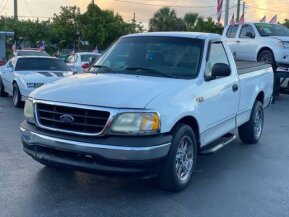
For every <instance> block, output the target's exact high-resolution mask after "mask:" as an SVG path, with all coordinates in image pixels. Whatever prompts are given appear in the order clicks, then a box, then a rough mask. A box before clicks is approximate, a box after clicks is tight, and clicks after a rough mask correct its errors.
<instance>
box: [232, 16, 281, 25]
mask: <svg viewBox="0 0 289 217" xmlns="http://www.w3.org/2000/svg"><path fill="white" fill-rule="evenodd" d="M244 22H245V16H244V14H242V16H241V17H240V19H239V22H238V24H244ZM259 22H261V23H266V15H265V16H264V17H263V18H262V19H261V20H259ZM269 23H272V24H276V23H277V15H275V16H274V17H272V19H271V20H270V21H269ZM230 25H231V26H233V25H235V14H233V15H232V18H231V21H230Z"/></svg>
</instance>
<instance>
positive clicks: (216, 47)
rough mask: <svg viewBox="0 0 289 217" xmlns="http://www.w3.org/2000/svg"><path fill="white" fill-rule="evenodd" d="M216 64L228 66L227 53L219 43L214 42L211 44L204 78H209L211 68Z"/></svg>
mask: <svg viewBox="0 0 289 217" xmlns="http://www.w3.org/2000/svg"><path fill="white" fill-rule="evenodd" d="M216 63H225V64H227V65H230V64H229V60H228V57H227V53H226V51H225V48H224V46H223V44H222V43H221V42H214V43H212V44H211V48H210V51H209V57H208V61H207V63H206V69H205V76H208V77H209V76H211V74H212V68H213V66H214V65H215V64H216Z"/></svg>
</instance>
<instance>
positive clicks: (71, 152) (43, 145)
mask: <svg viewBox="0 0 289 217" xmlns="http://www.w3.org/2000/svg"><path fill="white" fill-rule="evenodd" d="M35 128H36V127H35V126H33V125H31V124H28V123H26V122H24V123H23V124H22V126H21V128H20V129H21V140H22V143H23V148H24V151H25V152H26V153H27V154H29V155H30V156H32V157H33V158H34V159H35V160H36V161H39V162H41V163H44V164H49V165H54V166H60V167H65V168H70V169H75V170H81V171H86V172H96V173H99V174H112V175H113V174H136V175H141V176H142V175H149V174H153V173H155V172H157V171H159V169H160V168H161V166H162V162H163V161H164V159H165V157H166V156H167V154H168V152H169V149H170V145H171V136H161V137H159V138H158V137H151V138H150V137H149V138H147V137H139V138H137V140H136V139H135V138H127V137H125V138H122V137H119V138H114V139H113V140H111V139H110V138H107V139H99V141H98V140H97V139H96V138H93V140H92V141H81V140H77V139H75V138H71V139H68V138H59V136H60V135H61V134H57V133H54V134H55V135H51V134H49V135H45V133H44V132H38V130H35ZM33 129H34V130H33ZM57 135H58V136H57ZM97 141H98V142H97ZM115 141H119V142H120V143H117V144H116V142H115ZM136 141H139V144H141V146H139V144H136V145H133V143H134V142H136ZM120 144H123V145H120ZM144 144H145V145H144Z"/></svg>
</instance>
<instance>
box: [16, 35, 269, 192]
mask: <svg viewBox="0 0 289 217" xmlns="http://www.w3.org/2000/svg"><path fill="white" fill-rule="evenodd" d="M272 88H273V70H272V68H271V66H270V65H266V64H263V63H252V62H251V63H250V62H238V64H237V66H236V63H235V61H234V58H233V55H232V53H231V51H230V49H229V47H228V46H227V45H226V44H224V43H223V41H222V38H221V36H220V35H216V34H206V33H184V32H182V33H180V32H179V33H178V32H162V33H142V34H133V35H127V36H123V37H121V38H120V39H119V40H118V41H116V42H115V43H114V44H113V45H112V46H111V47H110V48H109V49H108V50H107V51H106V52H105V53H104V54H103V55H102V56H101V57H100V59H98V60H97V61H96V63H95V64H94V65H93V66H92V67H91V68H90V73H84V74H79V75H75V76H71V77H69V78H65V79H62V80H59V81H56V82H53V83H51V84H48V85H44V86H42V87H40V88H38V89H37V90H35V91H34V92H32V93H31V94H30V96H29V99H28V100H27V101H26V105H25V109H24V114H25V117H26V120H25V121H24V122H23V123H22V125H21V139H22V143H23V147H24V151H25V152H26V153H27V154H29V155H30V156H31V157H32V158H33V159H35V160H36V161H38V162H40V163H42V164H44V165H50V166H58V167H62V168H68V169H75V170H81V171H87V172H96V173H98V174H108V173H109V174H116V175H120V174H122V175H123V174H124V175H132V174H133V175H137V176H143V175H144V176H150V175H157V176H158V181H159V183H160V186H161V187H163V188H165V189H168V190H171V191H180V190H182V189H184V188H185V187H186V186H187V185H188V184H189V181H190V179H191V177H192V174H193V169H194V167H195V165H196V159H197V153H211V152H214V151H216V150H218V149H220V148H221V147H223V146H224V145H226V144H228V143H230V142H231V141H233V140H234V139H235V138H236V136H235V135H234V134H232V133H231V132H232V130H234V129H236V128H238V131H239V137H240V139H241V140H242V141H243V142H244V143H246V144H254V143H257V142H258V141H259V139H260V138H261V135H262V131H263V124H264V112H263V109H264V108H266V107H267V106H268V105H269V104H270V100H271V95H272Z"/></svg>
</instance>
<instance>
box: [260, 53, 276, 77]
mask: <svg viewBox="0 0 289 217" xmlns="http://www.w3.org/2000/svg"><path fill="white" fill-rule="evenodd" d="M258 62H264V63H268V64H270V65H272V68H273V70H274V72H275V71H276V69H277V66H276V62H275V58H274V54H273V52H272V51H271V50H263V51H262V52H261V53H260V54H259V56H258Z"/></svg>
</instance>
